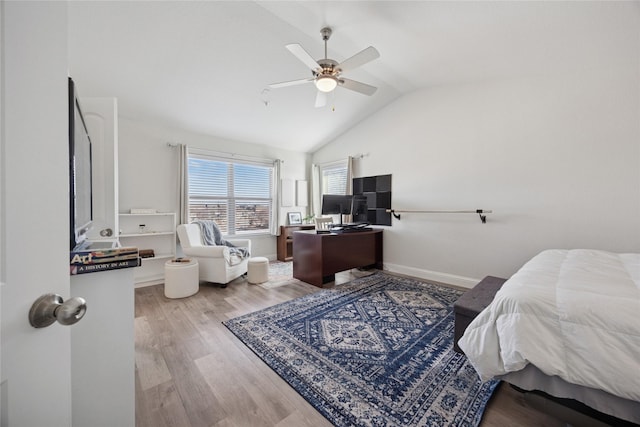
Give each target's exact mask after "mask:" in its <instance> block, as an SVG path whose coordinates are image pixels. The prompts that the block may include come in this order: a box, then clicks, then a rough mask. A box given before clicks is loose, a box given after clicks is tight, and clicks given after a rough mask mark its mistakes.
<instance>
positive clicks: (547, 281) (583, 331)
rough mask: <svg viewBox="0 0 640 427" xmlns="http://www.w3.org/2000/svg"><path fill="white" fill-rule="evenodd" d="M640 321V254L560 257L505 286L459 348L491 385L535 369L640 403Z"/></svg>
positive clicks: (529, 267)
mask: <svg viewBox="0 0 640 427" xmlns="http://www.w3.org/2000/svg"><path fill="white" fill-rule="evenodd" d="M639 317H640V254H617V253H611V252H606V251H598V250H586V249H576V250H561V249H553V250H547V251H544V252H541V253H540V254H538V255H536V256H535V257H534V258H532V259H531V260H530V261H529V262H527V263H526V264H525V265H524V266H523V267H522V268H521V269H520V270H519V271H518V272H516V273H515V274H514V275H513V276H512V277H511V278H510V279H509V280H507V282H505V284H504V285H503V287H502V288H501V289H500V291H498V293H497V294H496V297H495V299H494V300H493V302H492V303H491V304H490V305H489V306H488V307H487V308H486V309H485V310H483V311H482V312H481V313H480V314H479V315H478V316H477V317H476V318H475V320H474V321H473V322H471V324H470V325H469V327H468V328H467V330H466V331H465V334H464V335H463V337H462V338H461V339H460V340H459V342H458V345H459V346H460V348H461V349H462V350H463V351H464V353H465V354H466V355H467V357H468V358H469V361H470V362H471V364H472V365H473V366H474V368H475V369H476V371H478V374H479V375H480V377H481V378H482V379H483V380H488V379H490V378H497V377H503V376H505V375H508V374H510V373H512V372H518V371H521V370H523V369H525V368H526V367H527V366H529V365H533V366H534V367H535V368H536V369H537V370H538V371H540V372H541V373H542V374H544V375H546V376H549V377H557V378H559V379H560V380H562V381H563V382H565V383H568V384H573V385H577V386H580V387H587V388H590V389H596V390H602V391H604V392H606V393H607V394H610V395H612V396H617V397H619V398H622V399H624V400H628V401H631V402H640V375H638V374H637V372H639V371H640V319H639ZM561 397H569V396H561ZM585 403H586V402H585ZM596 409H597V408H596Z"/></svg>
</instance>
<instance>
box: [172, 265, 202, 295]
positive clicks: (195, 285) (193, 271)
mask: <svg viewBox="0 0 640 427" xmlns="http://www.w3.org/2000/svg"><path fill="white" fill-rule="evenodd" d="M198 273H199V272H198V261H196V260H195V259H187V258H181V259H180V258H179V259H172V260H169V261H167V262H165V263H164V296H165V297H167V298H185V297H189V296H191V295H193V294H195V293H197V292H198V291H199V290H200V279H199V277H198Z"/></svg>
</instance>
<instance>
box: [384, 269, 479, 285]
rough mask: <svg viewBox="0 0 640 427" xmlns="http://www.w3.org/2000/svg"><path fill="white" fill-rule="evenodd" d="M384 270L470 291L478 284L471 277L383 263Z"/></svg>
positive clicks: (476, 280) (477, 280)
mask: <svg viewBox="0 0 640 427" xmlns="http://www.w3.org/2000/svg"><path fill="white" fill-rule="evenodd" d="M384 270H387V271H389V272H391V273H399V274H404V275H407V276H412V277H416V278H418V279H424V280H433V281H435V282H440V283H445V284H449V285H454V286H460V287H463V288H468V289H471V288H473V287H474V286H475V285H477V284H478V282H479V281H480V279H474V278H472V277H464V276H457V275H455V274H449V273H441V272H438V271H431V270H424V269H421V268H415V267H408V266H405V265H399V264H389V263H386V262H385V263H384Z"/></svg>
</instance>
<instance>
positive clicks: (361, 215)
mask: <svg viewBox="0 0 640 427" xmlns="http://www.w3.org/2000/svg"><path fill="white" fill-rule="evenodd" d="M351 217H352V221H353V222H355V223H363V222H369V206H368V205H367V198H366V197H364V196H353V203H352V205H351Z"/></svg>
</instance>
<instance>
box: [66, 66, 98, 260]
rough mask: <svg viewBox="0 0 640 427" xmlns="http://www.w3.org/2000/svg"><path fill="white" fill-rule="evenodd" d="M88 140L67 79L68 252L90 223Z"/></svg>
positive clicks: (81, 240)
mask: <svg viewBox="0 0 640 427" xmlns="http://www.w3.org/2000/svg"><path fill="white" fill-rule="evenodd" d="M91 174H92V165H91V138H90V137H89V132H88V130H87V126H86V124H85V121H84V117H83V116H82V110H81V108H80V103H79V102H78V94H77V91H76V87H75V84H74V82H73V80H72V79H71V77H69V219H70V221H69V225H70V231H71V233H70V250H74V249H76V250H78V249H80V248H81V247H82V245H83V243H84V242H85V241H86V239H87V232H88V231H89V230H90V229H91V223H92V221H93V200H92V197H93V196H92V181H91Z"/></svg>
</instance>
